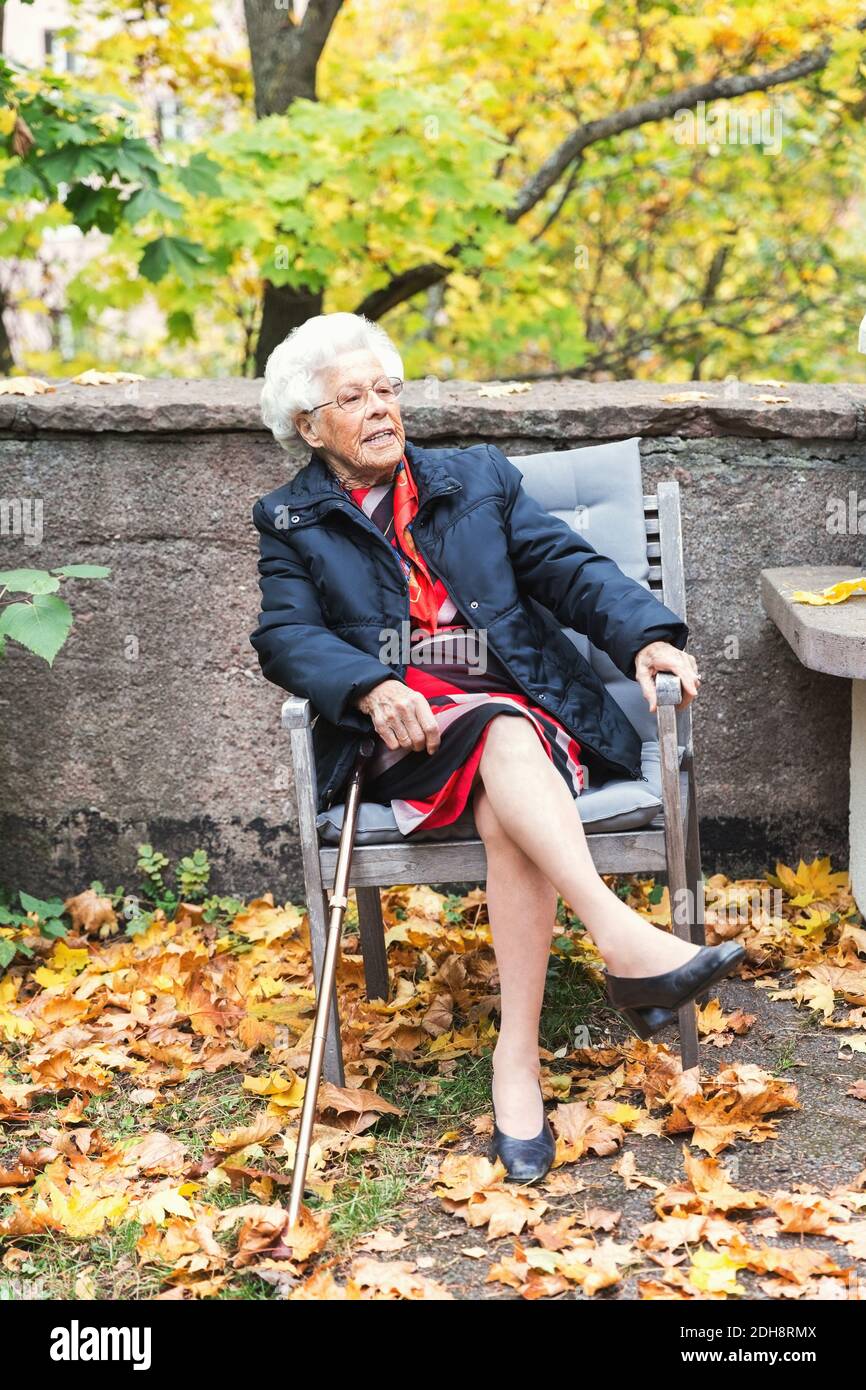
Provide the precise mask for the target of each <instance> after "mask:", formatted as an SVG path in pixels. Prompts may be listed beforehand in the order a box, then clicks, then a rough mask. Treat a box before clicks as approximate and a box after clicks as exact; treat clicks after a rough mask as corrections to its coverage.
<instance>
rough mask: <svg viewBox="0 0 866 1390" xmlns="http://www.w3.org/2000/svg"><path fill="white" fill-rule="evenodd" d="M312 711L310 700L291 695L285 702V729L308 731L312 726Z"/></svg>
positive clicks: (283, 718)
mask: <svg viewBox="0 0 866 1390" xmlns="http://www.w3.org/2000/svg"><path fill="white" fill-rule="evenodd" d="M312 722H313V721H312V709H311V706H310V702H309V700H305V699H303V698H302V697H301V696H300V695H290V696H289V698H288V700H284V701H283V712H282V725H283V728H284V729H308V728H309V727H310V725H311V724H312Z"/></svg>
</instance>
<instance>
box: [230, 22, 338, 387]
mask: <svg viewBox="0 0 866 1390" xmlns="http://www.w3.org/2000/svg"><path fill="white" fill-rule="evenodd" d="M341 5H342V0H309V4H308V5H307V6H306V9H305V10H304V15H303V19H302V20H301V22H300V23H299V24H298V23H296V22H295V20H294V18H293V15H294V10H293V8H292V5H291V4H290V3H286V4H283V5H279V6H278V5H276V4H274V3H273V0H244V17H245V19H246V25H247V37H248V39H249V45H250V60H251V63H252V69H253V84H254V87H255V102H256V116H257V117H258V119H259V120H262V119H263V117H265V116H272V115H275V114H282V113H283V112H285V111H287V110H288V109H289V107H290V106H291V104H292V102H293V101H296V100H297V99H298V98H299V97H305V98H306V99H307V100H308V101H315V100H316V68H317V66H318V62H319V58H320V56H321V53H322V50H323V48H324V47H325V44H326V43H327V40H328V35H329V34H330V32H331V28H332V26H333V23H334V20H335V19H336V18H337V15H338V14H339V12H340V7H341ZM322 299H323V294H322V291H321V290H309V289H305V288H303V287H301V288H299V289H295V288H293V287H292V286H291V285H273V284H271V282H270V280H266V281H265V288H264V296H263V299H262V321H261V326H260V328H259V337H258V342H257V343H256V355H255V360H256V375H257V376H261V375H262V373H263V372H264V370H265V363H266V362H267V360H268V357H269V356H270V354H271V353H272V352H273V350H274V348H275V347H276V346H277V344H278V343H281V342H282V341H283V339H284V338H285V336H286V334H287V333H289V332H291V330H292V329H293V328H297V327H298V325H299V324H302V323H305V322H306V320H307V319H308V318H312V316H313V315H314V314H320V313H321V312H322Z"/></svg>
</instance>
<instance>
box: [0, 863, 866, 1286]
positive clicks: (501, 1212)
mask: <svg viewBox="0 0 866 1390" xmlns="http://www.w3.org/2000/svg"><path fill="white" fill-rule="evenodd" d="M184 862H185V863H186V864H187V866H188V876H187V880H186V882H187V884H188V886H189V887H190V889H191V890H195V888H196V885H197V883H198V884H199V886H200V881H201V874H200V873H199V872H198V871H199V867H200V866H198V865H197V862H196V861H195V856H194V857H193V860H191V861H190V860H188V861H184ZM197 874H198V878H197ZM608 882H610V883H611V884H612V885H613V886H615V887H616V890H617V891H618V892H619V893H621V894H622V896H624V897H625V898H626V899H627V901H628V902H629V903H630V904H631V905H632V906H634V907H635V908H636V909H637V910H638V911H640V912H642V913H643V914H645V915H646V916H647V917H649V918H651V919H652V920H653V921H655V922H657V923H658V924H659V925H661V926H663V927H664V926H668V927H669V924H670V919H669V909H668V900H667V891H666V890H665V889H662V888H660V887H658V886H657V885H655V884H654V883H653V881H652V880H651V879H640V878H637V877H629V878H623V879H612V878H611V879H608ZM707 889H708V904H709V906H708V910H707V929H708V939H709V940H711V941H715V940H719V939H721V938H729V937H732V936H736V937H738V938H739V939H740V940H742V942H743V944H744V945H745V946H746V948H747V953H748V955H747V962H746V963H745V964H744V965H743V966H742V967H741V969H740V972H739V975H738V976H737V977H733V978H731V979H728V980H726V981H724V982H723V983H722V985H721V987H720V988H719V991H718V995H717V997H715V998H713V999H712V1000H711V1001H710V1002H708V1004H707V1005H706V1007H705V1008H703V1009H702V1010H701V1011H700V1030H701V1036H702V1047H701V1054H702V1056H701V1069H700V1075H698V1073H697V1070H693V1071H691V1072H687V1073H685V1074H684V1073H683V1072H682V1069H681V1067H680V1063H679V1057H678V1052H677V1039H676V1033H675V1032H674V1031H671V1032H670V1033H667V1034H663V1035H662V1037H661V1038H660V1039H659V1038H657V1039H654V1040H653V1041H652V1042H651V1043H649V1044H645V1043H641V1042H639V1041H638V1040H637V1039H635V1038H634V1037H633V1036H632V1034H631V1033H630V1032H629V1031H628V1029H626V1028H625V1027H624V1025H623V1023H622V1021H621V1020H620V1019H619V1018H618V1016H617V1015H616V1014H615V1013H613V1012H612V1011H611V1010H610V1009H609V1008H608V1007H607V1006H606V1004H605V1003H604V1000H603V996H602V990H601V986H600V978H601V976H600V965H601V962H600V959H599V957H598V955H597V953H596V952H595V950H594V948H593V947H592V943H591V942H590V941H589V939H588V938H587V937H586V935H585V933H584V932H583V930H582V927H581V924H580V923H579V922H578V921H577V919H576V918H575V917H574V916H573V914H572V913H571V912H570V911H569V909H568V907H567V905H566V904H564V903H560V906H559V912H558V924H557V932H556V935H555V936H554V940H553V946H552V953H551V960H550V970H549V975H548V984H547V991H546V996H545V1009H544V1014H543V1018H542V1042H543V1053H542V1081H543V1092H544V1095H545V1099H546V1101H547V1102H548V1107H547V1108H548V1114H549V1118H550V1120H551V1123H552V1125H553V1128H554V1132H555V1134H556V1136H557V1153H556V1159H555V1162H554V1165H553V1167H552V1169H551V1171H550V1173H549V1174H548V1175H547V1178H546V1179H545V1181H543V1182H542V1183H540V1184H538V1185H533V1186H527V1187H520V1186H518V1185H515V1184H513V1183H506V1182H504V1181H503V1178H504V1170H503V1168H502V1166H501V1164H499V1163H496V1164H495V1165H492V1164H491V1163H489V1162H488V1160H487V1158H486V1157H485V1153H486V1149H487V1143H488V1138H489V1135H490V1132H491V1123H492V1115H491V1107H490V1061H489V1055H490V1050H491V1048H492V1046H493V1043H494V1042H495V1037H496V1022H497V1017H498V1015H497V1006H498V997H497V977H496V962H495V957H494V954H493V950H492V945H491V938H490V931H489V926H488V924H487V917H486V908H485V897H484V892H483V890H481V889H475V890H473V891H472V892H470V893H468V894H467V895H466V896H465V897H454V896H446V895H443V894H441V893H438V892H435V891H433V890H432V889H430V888H427V887H421V888H411V887H405V886H404V887H397V888H394V889H392V890H390V891H389V892H387V893H385V894H383V909H384V915H385V921H386V929H387V943H388V959H389V966H390V977H391V986H392V994H391V999H390V1001H389V1002H388V1003H386V1004H385V1003H381V1002H378V1003H368V1002H367V1001H366V998H365V994H364V987H363V963H362V959H361V956H360V953H359V946H358V937H357V918H356V916H355V911H354V901H353V902H352V904H351V905H350V908H349V912H348V914H347V919H346V925H345V931H344V952H343V957H342V960H341V964H340V972H339V981H338V988H339V996H340V1004H341V1017H342V1025H343V1048H344V1057H345V1066H346V1086H345V1089H339V1088H336V1087H334V1086H332V1085H329V1084H327V1083H323V1084H322V1087H321V1090H320V1096H319V1107H318V1116H317V1123H316V1127H315V1131H314V1145H313V1151H312V1154H311V1161H310V1165H309V1169H308V1185H307V1192H306V1204H305V1207H304V1209H303V1213H302V1216H303V1220H302V1222H301V1223H300V1225H299V1227H298V1229H297V1230H295V1231H292V1230H291V1229H290V1228H289V1226H288V1220H287V1210H286V1208H287V1202H288V1190H289V1185H290V1181H291V1171H292V1161H293V1155H294V1142H295V1141H294V1136H295V1134H296V1133H297V1126H298V1121H299V1116H300V1106H301V1101H302V1097H303V1092H304V1076H305V1073H306V1060H307V1056H308V1051H309V1045H310V1033H311V1026H312V1017H313V1008H314V994H313V989H312V978H311V970H310V954H309V938H308V932H307V922H306V917H305V914H304V911H303V908H302V907H301V906H295V905H292V904H287V905H284V906H279V905H275V904H274V902H273V900H272V898H271V896H270V895H266V896H264V897H263V898H259V899H257V900H255V901H253V902H251V903H249V904H244V905H240V910H236V909H237V907H238V905H237V904H235V905H234V906H233V907H232V908H231V910H230V911H227V910H226V900H223V904H222V906H223V910H222V911H217V910H216V908H215V907H214V906H213V900H212V904H211V908H210V909H208V910H206V908H205V907H204V906H203V905H202V904H201V903H200V902H199V903H194V902H184V901H181V902H180V903H178V904H177V905H176V906H175V907H173V908H172V909H171V910H170V911H169V913H166V912H165V911H164V910H162V909H157V910H156V911H152V912H151V913H149V914H148V915H147V917H146V918H144V919H141V918H139V919H138V928H137V929H136V930H134V931H133V932H132V933H131V934H130V928H129V926H128V924H127V922H126V921H125V919H124V917H123V916H122V915H120V916H118V914H117V912H116V910H115V909H116V907H117V903H116V901H113V900H112V898H111V897H110V896H103V895H102V894H101V893H100V892H98V891H94V890H93V889H91V890H87V891H86V892H84V893H81V894H78V895H76V896H74V897H72V898H70V899H68V900H67V901H66V903H65V904H64V905H63V906H64V909H65V911H64V913H63V914H60V915H59V916H56V917H51V916H50V915H49V914H48V906H49V905H45V904H40V903H39V902H38V900H36V899H27V897H26V895H24V898H23V900H22V901H23V904H24V909H25V911H24V912H22V913H19V914H18V915H17V917H16V916H15V914H12V913H10V912H8V911H6V912H5V913H4V916H3V919H2V920H3V921H5V922H6V925H3V926H0V948H3V949H2V953H0V960H3V961H4V963H5V973H3V974H2V975H0V1048H2V1050H0V1120H2V1135H0V1192H2V1195H0V1292H3V1293H5V1296H7V1297H9V1296H12V1297H15V1296H20V1297H47V1298H80V1299H88V1298H105V1297H112V1298H170V1299H176V1298H190V1297H195V1298H230V1299H238V1298H241V1299H249V1298H291V1299H320V1298H328V1299H331V1298H345V1299H406V1298H408V1299H427V1298H429V1299H448V1298H457V1299H463V1298H473V1299H479V1298H481V1299H487V1298H515V1297H520V1298H528V1299H538V1298H554V1297H559V1298H563V1297H564V1298H579V1299H583V1298H602V1299H610V1298H628V1299H656V1298H662V1299H710V1298H712V1299H725V1298H736V1297H737V1296H740V1295H748V1296H749V1297H758V1298H768V1299H846V1298H847V1299H852V1298H854V1299H856V1298H862V1297H864V1296H866V1282H864V1280H866V1215H863V1213H864V1210H866V1123H864V1121H866V1110H864V1107H863V1102H864V1100H866V1079H864V1053H866V930H864V928H863V925H862V922H861V918H860V915H859V913H858V912H857V910H856V906H855V904H854V903H853V900H852V898H851V896H850V893H849V891H848V887H847V875H845V874H844V873H833V872H832V871H831V868H830V864H829V861H827V860H816V861H815V862H814V863H813V864H811V865H804V864H802V863H801V864H800V865H799V867H798V869H797V870H796V871H793V870H791V869H789V868H786V867H785V866H781V865H777V866H776V873H775V874H772V875H767V877H766V879H761V880H749V881H739V882H733V881H729V880H728V879H726V878H725V877H724V876H723V875H721V874H719V875H715V876H714V877H713V878H711V879H709V880H708V883H707ZM199 896H200V897H201V896H203V894H199ZM28 904H29V905H30V907H31V909H32V910H31V911H30V913H29V914H28V913H26V908H27V906H28ZM60 906H61V905H60V904H56V905H55V911H57V909H58V908H59V907H60ZM64 915H65V916H66V917H68V918H69V919H70V920H71V922H72V927H71V929H65V928H64V926H63V923H62V920H61V919H62V916H64ZM46 918H47V920H46ZM208 919H210V920H208ZM142 920H144V921H146V923H147V926H146V929H144V930H142V929H141V925H142ZM64 930H65V935H64V934H62V933H63V932H64Z"/></svg>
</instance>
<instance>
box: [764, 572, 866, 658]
mask: <svg viewBox="0 0 866 1390" xmlns="http://www.w3.org/2000/svg"><path fill="white" fill-rule="evenodd" d="M862 573H863V570H862V569H858V568H857V567H856V566H854V565H789V566H786V567H785V568H777V569H765V570H761V602H762V603H763V605H764V609H765V611H766V613H767V616H768V617H770V618H772V620H773V622H774V623H775V624H776V627H777V628H778V629H779V631H780V632H781V633H782V636H783V637H784V638H785V639H786V640H787V642H788V644H789V646H790V647H791V648H792V650H793V651H795V652H796V654H797V656H798V658H799V660H800V661H802V663H803V665H804V666H808V667H809V669H810V671H822V672H823V673H824V674H825V675H828V676H842V677H844V678H846V679H848V680H863V679H864V678H866V597H864V596H863V595H860V596H856V595H855V596H852V597H851V598H849V599H848V600H847V601H846V602H845V603H839V604H836V603H831V604H809V603H794V602H793V601H792V599H791V594H793V593H796V592H797V590H798V589H807V590H809V591H810V592H811V593H821V591H822V590H823V589H826V588H829V586H830V585H831V584H838V583H839V582H840V581H842V580H846V579H859V578H860V576H861V575H862Z"/></svg>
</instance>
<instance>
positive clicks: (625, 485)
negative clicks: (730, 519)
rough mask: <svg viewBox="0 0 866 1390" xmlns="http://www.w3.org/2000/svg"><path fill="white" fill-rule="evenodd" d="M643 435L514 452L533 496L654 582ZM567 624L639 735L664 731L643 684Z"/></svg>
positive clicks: (634, 573)
mask: <svg viewBox="0 0 866 1390" xmlns="http://www.w3.org/2000/svg"><path fill="white" fill-rule="evenodd" d="M638 443H639V441H638V439H637V438H635V439H624V440H618V441H616V442H615V443H613V444H593V445H591V446H590V447H588V448H584V449H565V450H562V451H559V452H553V453H546V454H516V455H509V456H508V457H509V458H510V459H511V462H512V463H513V464H514V465H515V467H517V468H519V469H520V471H521V473H522V474H523V486H524V488H525V489H526V491H527V492H528V493H529V495H530V497H533V498H534V499H535V500H536V501H537V502H539V503H540V504H541V506H542V507H544V508H545V510H546V511H549V512H551V513H552V514H553V515H554V516H558V517H561V518H562V519H563V521H566V522H568V524H569V526H570V527H571V528H572V530H574V531H578V532H580V534H581V535H582V536H583V537H584V539H585V540H587V541H589V543H590V545H591V546H593V548H594V549H595V550H597V551H599V552H600V554H602V555H607V556H609V557H610V559H611V560H614V561H615V562H616V564H618V565H619V567H620V569H621V570H622V571H623V573H624V574H627V575H628V576H629V578H630V579H636V580H637V581H638V583H639V584H642V585H643V586H644V588H645V589H649V561H648V560H647V553H646V528H645V526H644V511H643V480H642V478H641V465H640V450H639V447H638ZM563 632H564V633H565V635H566V636H567V637H568V638H569V639H570V640H571V641H572V642H573V643H574V645H575V646H576V647H577V648H578V649H579V650H580V651H581V652H582V653H583V655H584V656H585V657H586V659H587V660H588V661H589V663H590V665H591V666H592V667H593V669H594V670H595V671H596V672H597V673H598V675H599V676H600V677H601V679H602V680H603V681H604V683H605V685H606V686H607V689H608V690H609V692H610V694H611V695H612V696H613V698H614V699H615V700H616V702H617V704H618V705H619V706H620V707H621V709H622V710H623V711H624V713H625V715H626V717H627V718H628V719H629V721H630V722H631V723H632V724H633V725H634V727H635V729H637V731H638V733H639V734H640V737H641V741H642V742H645V741H648V740H655V739H656V738H658V727H657V724H656V719H655V715H653V714H650V712H649V706H648V705H647V702H646V700H645V699H644V696H643V694H642V693H641V689H640V686H639V685H638V684H637V683H636V682H635V681H630V680H628V679H627V678H626V677H625V676H624V675H623V674H622V673H621V672H620V671H618V670H617V668H616V667H615V666H614V664H613V662H612V661H611V659H610V657H609V656H608V655H607V654H606V653H605V652H602V651H600V650H599V648H598V647H595V646H593V644H592V643H591V642H590V641H589V638H588V637H585V636H584V635H583V633H579V632H575V631H574V629H573V628H570V627H564V628H563Z"/></svg>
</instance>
